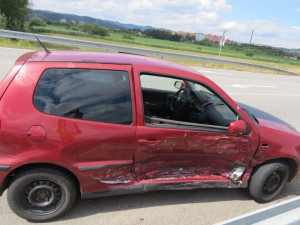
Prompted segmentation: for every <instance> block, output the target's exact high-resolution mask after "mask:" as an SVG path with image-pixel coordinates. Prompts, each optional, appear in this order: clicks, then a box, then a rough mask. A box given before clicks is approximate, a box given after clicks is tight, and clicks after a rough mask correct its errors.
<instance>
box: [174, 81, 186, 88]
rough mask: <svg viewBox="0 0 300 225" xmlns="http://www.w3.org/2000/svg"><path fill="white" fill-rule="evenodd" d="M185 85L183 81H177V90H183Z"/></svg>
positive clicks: (175, 84)
mask: <svg viewBox="0 0 300 225" xmlns="http://www.w3.org/2000/svg"><path fill="white" fill-rule="evenodd" d="M184 86H185V85H184V83H183V82H182V81H175V83H174V87H175V88H177V89H182V88H184Z"/></svg>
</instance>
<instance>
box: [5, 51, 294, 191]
mask: <svg viewBox="0 0 300 225" xmlns="http://www.w3.org/2000/svg"><path fill="white" fill-rule="evenodd" d="M28 57H30V58H29V59H28V60H27V58H28ZM26 60H27V62H26ZM83 60H89V61H95V62H102V63H88V62H84V63H83V62H82V61H83ZM35 61H43V62H35ZM65 61H68V62H65ZM71 61H72V62H71ZM24 62H25V64H24V65H23V67H22V68H21V66H20V64H22V63H24ZM108 63H114V64H108ZM122 64H128V65H122ZM20 68H21V70H20V71H19V72H18V70H19V69H20ZM47 68H81V69H82V68H90V69H108V70H124V71H127V72H128V73H129V75H130V83H131V96H132V115H133V118H132V121H133V122H132V124H131V125H117V124H108V123H100V122H91V121H84V120H77V119H70V118H61V117H58V116H52V115H46V114H43V113H41V112H39V111H38V110H36V109H35V107H34V106H33V102H32V95H33V93H34V89H35V86H36V83H37V81H38V79H39V77H40V76H41V74H42V73H43V71H44V70H46V69H47ZM143 71H146V72H151V73H153V74H155V73H159V74H166V75H173V76H179V77H182V78H183V79H189V80H195V81H197V82H201V83H202V84H204V85H205V86H207V87H210V88H211V89H212V90H213V91H214V92H216V93H217V94H218V95H219V96H220V97H221V98H222V99H224V100H225V101H226V102H227V103H228V105H230V106H231V108H232V109H234V110H235V111H236V112H237V113H238V114H239V115H240V118H242V119H243V121H244V122H245V123H246V124H247V127H248V128H249V129H250V133H249V134H247V135H242V134H234V133H229V132H223V133H217V132H207V131H195V130H183V129H166V128H157V127H147V126H145V125H144V121H143V107H142V96H141V90H140V81H139V74H140V72H143ZM16 74H17V75H16ZM0 94H1V95H3V96H2V98H1V101H0V120H1V129H0V165H8V166H11V168H10V169H9V170H8V171H1V172H0V183H2V181H3V179H4V177H5V176H7V174H8V173H9V172H11V171H13V170H14V169H16V168H18V167H19V166H21V165H27V164H31V163H48V164H53V165H59V166H61V167H64V168H66V169H67V170H69V171H70V172H72V173H73V174H74V175H75V176H76V177H77V178H78V180H79V182H80V185H81V191H82V192H83V193H86V192H95V191H100V190H105V189H110V188H121V187H126V186H128V185H136V184H141V183H161V182H195V181H204V182H210V181H220V182H223V181H230V180H229V178H227V177H226V174H228V172H229V171H230V169H232V168H233V167H235V166H237V165H241V164H243V165H245V167H246V170H245V173H244V176H243V177H241V178H240V180H242V181H247V180H248V179H249V177H250V173H251V170H252V168H253V167H254V166H256V165H258V164H260V163H263V162H264V161H266V160H271V159H276V158H283V157H284V158H289V159H292V160H294V161H295V162H297V164H299V163H300V160H299V151H300V146H299V143H300V141H299V140H300V135H299V133H297V132H296V131H294V130H293V129H291V128H288V127H286V126H283V125H279V124H276V123H272V122H268V121H263V120H260V125H256V124H255V123H254V122H253V121H252V120H251V119H250V118H249V117H248V115H247V114H246V113H245V112H244V111H243V110H242V109H241V108H240V107H239V106H238V105H237V104H236V103H235V102H234V101H233V100H232V99H231V98H230V97H229V96H228V95H227V94H226V93H225V92H224V91H223V90H222V89H220V88H219V87H218V86H217V85H216V84H215V83H213V82H212V81H210V80H208V79H207V78H205V77H203V76H201V75H199V74H197V73H196V72H194V71H193V70H191V69H188V68H186V67H184V66H181V65H178V64H175V63H172V62H167V61H164V60H159V59H153V58H149V57H144V56H134V55H129V54H117V53H91V52H75V53H74V52H70V51H57V52H54V53H51V54H45V53H44V52H37V53H33V55H32V54H28V55H25V56H23V57H21V58H20V59H19V61H18V62H17V64H16V65H15V66H14V68H13V69H12V70H11V72H10V73H9V74H8V75H7V77H6V78H5V79H4V81H3V82H2V83H1V85H0ZM33 126H36V127H33ZM42 129H43V130H44V131H45V132H43V131H42ZM28 132H29V133H30V135H29V134H28ZM45 136H46V138H45ZM259 140H260V141H259ZM262 143H268V147H262V146H261V144H262ZM130 163H131V165H130ZM118 164H127V165H126V166H117V165H118ZM128 164H129V165H128ZM108 165H112V166H111V167H107V166H108ZM89 166H103V168H98V169H94V170H86V171H79V167H89ZM296 177H297V178H298V177H299V173H298V174H297V176H296ZM118 181H119V182H118Z"/></svg>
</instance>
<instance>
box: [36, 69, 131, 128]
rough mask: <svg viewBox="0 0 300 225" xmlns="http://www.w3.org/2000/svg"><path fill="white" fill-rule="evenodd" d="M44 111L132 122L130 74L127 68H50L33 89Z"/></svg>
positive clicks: (82, 117)
mask: <svg viewBox="0 0 300 225" xmlns="http://www.w3.org/2000/svg"><path fill="white" fill-rule="evenodd" d="M33 101H34V105H35V107H36V108H37V109H38V110H39V111H41V112H44V113H47V114H52V115H56V116H62V117H69V118H76V119H83V120H91V121H98V122H105V123H116V124H131V122H132V116H131V97H130V83H129V75H128V73H127V72H125V71H112V70H88V69H48V70H46V71H45V72H44V73H43V74H42V76H41V78H40V80H39V82H38V84H37V87H36V90H35V92H34V98H33Z"/></svg>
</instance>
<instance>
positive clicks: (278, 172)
mask: <svg viewBox="0 0 300 225" xmlns="http://www.w3.org/2000/svg"><path fill="white" fill-rule="evenodd" d="M288 177H289V167H288V165H287V164H286V163H284V162H273V163H268V164H265V165H262V166H260V167H258V168H257V169H256V170H255V171H254V173H253V174H252V176H251V180H250V185H249V193H250V195H251V196H252V197H253V198H254V200H255V201H257V202H259V203H264V202H269V201H271V200H273V199H274V198H275V197H276V196H278V194H279V193H280V192H281V190H282V189H283V188H284V186H285V184H286V182H287V180H288Z"/></svg>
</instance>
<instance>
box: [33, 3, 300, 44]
mask: <svg viewBox="0 0 300 225" xmlns="http://www.w3.org/2000/svg"><path fill="white" fill-rule="evenodd" d="M32 3H33V8H34V9H44V10H51V11H55V12H61V13H74V14H78V15H84V16H91V17H95V18H100V19H108V20H113V21H118V22H122V23H132V24H136V25H150V26H154V27H158V28H166V29H171V30H174V31H179V30H181V31H189V32H201V33H211V34H216V35H221V34H222V29H227V30H228V31H227V33H226V37H227V38H229V39H231V40H237V41H241V42H248V41H249V39H250V34H251V31H252V29H254V37H253V41H254V43H258V44H268V45H274V46H284V47H294V48H300V46H299V43H300V41H299V37H300V33H299V29H297V28H295V27H282V26H280V25H278V24H275V23H272V22H268V21H262V20H254V21H244V22H241V21H234V20H232V21H223V20H222V19H221V13H230V12H231V11H232V6H231V5H230V4H228V2H227V0H184V1H182V0H127V1H125V0H106V1H103V0H64V1H63V0H42V1H41V0H32Z"/></svg>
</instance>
